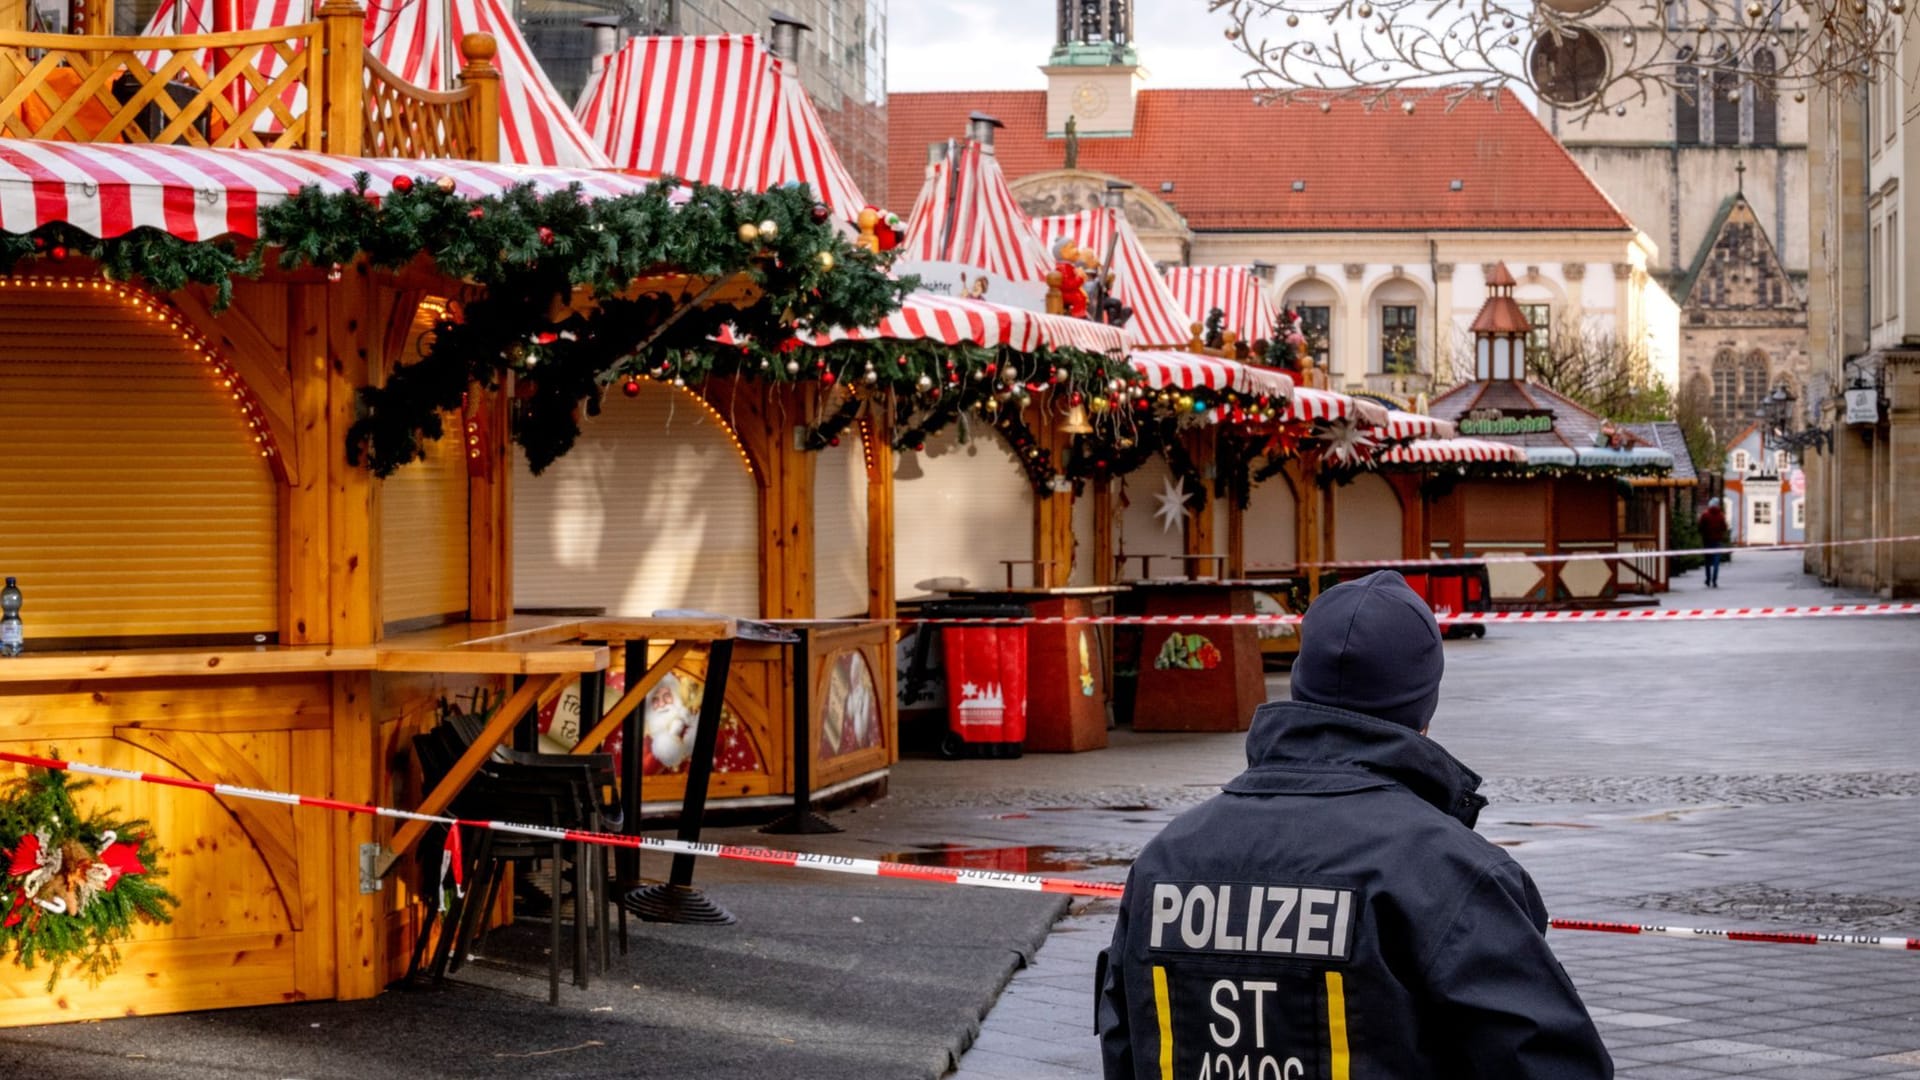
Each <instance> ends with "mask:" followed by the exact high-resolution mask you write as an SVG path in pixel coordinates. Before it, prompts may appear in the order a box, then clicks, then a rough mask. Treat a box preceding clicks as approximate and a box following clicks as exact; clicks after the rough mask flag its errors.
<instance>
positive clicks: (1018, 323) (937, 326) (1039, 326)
mask: <svg viewBox="0 0 1920 1080" xmlns="http://www.w3.org/2000/svg"><path fill="white" fill-rule="evenodd" d="M873 340H894V341H937V342H940V343H941V344H943V345H984V346H988V347H998V346H1006V347H1007V348H1011V349H1016V350H1018V351H1020V352H1032V351H1034V350H1035V349H1038V348H1040V347H1041V346H1042V345H1045V346H1048V347H1050V348H1055V349H1064V348H1074V349H1082V350H1085V351H1087V352H1095V353H1115V354H1118V353H1124V352H1125V351H1126V342H1125V340H1124V339H1123V338H1122V336H1121V334H1120V331H1118V330H1116V329H1114V328H1113V327H1111V326H1107V325H1105V324H1104V323H1095V322H1088V321H1087V320H1085V319H1070V318H1067V317H1066V316H1064V315H1048V314H1046V313H1044V312H1039V311H1027V310H1025V309H1024V308H1016V307H1007V306H1005V305H1002V304H995V303H991V302H989V301H986V300H967V299H961V298H959V297H953V296H938V295H935V294H933V293H919V292H917V293H908V294H907V296H906V297H905V299H904V300H902V301H901V305H900V310H899V311H897V312H894V313H893V314H892V315H889V316H887V317H886V318H884V319H882V320H880V324H879V325H878V326H874V327H869V328H863V329H859V330H843V329H839V328H835V329H833V330H829V331H827V332H826V333H824V334H820V335H818V336H816V337H815V338H814V339H813V344H815V345H830V344H832V343H834V342H836V341H873Z"/></svg>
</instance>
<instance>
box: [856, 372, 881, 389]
mask: <svg viewBox="0 0 1920 1080" xmlns="http://www.w3.org/2000/svg"><path fill="white" fill-rule="evenodd" d="M860 381H861V382H863V383H866V384H867V385H868V386H872V385H873V384H874V383H877V382H879V381H880V373H879V372H877V371H875V370H873V369H872V368H868V369H867V371H866V374H864V375H862V376H860Z"/></svg>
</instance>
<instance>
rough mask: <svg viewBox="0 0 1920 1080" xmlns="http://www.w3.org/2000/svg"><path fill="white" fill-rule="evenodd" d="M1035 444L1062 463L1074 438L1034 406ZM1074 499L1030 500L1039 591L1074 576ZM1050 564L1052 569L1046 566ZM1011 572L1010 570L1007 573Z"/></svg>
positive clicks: (1042, 496) (1047, 496)
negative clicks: (1031, 503)
mask: <svg viewBox="0 0 1920 1080" xmlns="http://www.w3.org/2000/svg"><path fill="white" fill-rule="evenodd" d="M1028 419H1029V421H1030V423H1031V424H1032V427H1033V435H1034V442H1035V444H1036V445H1038V446H1039V447H1040V448H1041V449H1043V450H1045V451H1046V452H1048V453H1050V454H1052V455H1053V460H1054V461H1056V462H1064V461H1065V460H1066V457H1067V451H1068V450H1069V449H1070V448H1071V446H1072V443H1073V436H1071V435H1069V434H1067V433H1066V432H1063V431H1061V430H1060V422H1059V420H1058V418H1056V417H1055V416H1054V415H1053V412H1052V410H1050V409H1048V408H1047V407H1046V406H1045V405H1042V404H1035V405H1033V406H1032V412H1031V413H1030V414H1029V417H1028ZM1073 548H1074V542H1073V496H1072V495H1071V494H1069V493H1064V492H1058V491H1037V492H1035V493H1034V500H1033V558H1034V565H1033V584H1034V585H1035V586H1036V587H1039V588H1045V587H1048V586H1052V585H1065V584H1066V583H1067V582H1068V581H1069V580H1071V578H1072V577H1073ZM1048 563H1052V565H1051V566H1049V565H1047V564H1048ZM1008 572H1009V573H1011V572H1012V570H1011V568H1009V570H1008Z"/></svg>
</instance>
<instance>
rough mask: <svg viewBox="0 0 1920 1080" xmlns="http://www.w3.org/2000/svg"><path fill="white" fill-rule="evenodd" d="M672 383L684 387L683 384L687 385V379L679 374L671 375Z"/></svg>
mask: <svg viewBox="0 0 1920 1080" xmlns="http://www.w3.org/2000/svg"><path fill="white" fill-rule="evenodd" d="M673 385H675V386H680V387H684V386H686V385H687V380H685V379H683V378H681V377H680V376H678V375H675V376H674V377H673Z"/></svg>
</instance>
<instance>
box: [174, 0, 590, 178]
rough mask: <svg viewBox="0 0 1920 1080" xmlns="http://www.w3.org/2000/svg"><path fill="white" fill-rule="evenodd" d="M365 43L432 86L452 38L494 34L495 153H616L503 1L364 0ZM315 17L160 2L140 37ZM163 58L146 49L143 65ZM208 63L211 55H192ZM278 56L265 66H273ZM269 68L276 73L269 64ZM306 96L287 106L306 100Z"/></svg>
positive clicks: (448, 70) (302, 9)
mask: <svg viewBox="0 0 1920 1080" xmlns="http://www.w3.org/2000/svg"><path fill="white" fill-rule="evenodd" d="M366 3H367V32H366V43H367V51H368V52H369V53H370V54H372V55H373V57H374V58H375V59H377V60H379V61H380V63H382V64H384V65H385V66H386V67H387V68H388V69H390V70H391V71H393V73H394V74H396V75H398V76H400V78H402V79H404V80H406V81H407V82H410V83H412V84H414V85H415V86H420V87H424V88H426V89H428V90H446V89H448V88H449V87H450V86H451V85H452V81H453V80H452V74H456V73H457V72H458V66H459V57H458V56H457V55H454V54H453V53H452V51H451V49H452V43H454V42H458V41H459V40H460V39H461V38H463V37H465V36H466V35H468V34H479V33H483V34H491V35H493V39H494V41H495V42H496V43H497V44H498V46H499V52H498V53H497V54H496V55H495V56H494V58H493V63H494V67H495V68H496V69H497V70H498V71H499V72H500V156H501V158H502V159H503V160H505V161H509V162H515V163H518V164H523V165H550V166H561V167H566V168H584V169H604V168H609V167H611V166H612V164H613V163H612V161H610V160H609V159H608V158H607V155H606V154H605V153H603V152H602V151H601V150H600V146H599V144H598V143H596V142H594V141H593V140H592V139H591V138H589V137H588V136H587V133H586V132H585V131H584V130H582V129H581V127H580V124H579V122H578V121H576V120H575V119H574V118H573V113H572V111H571V110H569V109H568V108H567V106H566V103H565V102H564V101H562V100H560V94H559V92H558V91H556V90H555V89H554V88H553V83H551V82H549V81H548V80H547V73H546V72H545V71H544V70H543V69H542V68H541V67H540V62H539V61H538V60H536V59H534V55H533V49H532V48H531V47H530V46H529V45H528V44H527V39H526V37H525V36H524V35H522V34H521V33H520V27H519V25H518V24H517V23H515V22H514V19H513V15H512V12H511V11H510V10H508V8H507V7H506V6H505V4H504V2H503V0H366ZM312 18H313V11H312V4H311V3H310V2H309V0H160V7H159V8H158V9H157V10H156V11H155V12H154V14H153V18H152V20H150V21H149V22H148V23H147V28H146V31H145V33H146V35H147V36H149V37H152V36H167V35H170V34H210V33H215V32H217V31H220V30H267V29H271V28H273V27H276V26H293V25H297V24H299V23H303V22H308V21H310V20H312ZM158 59H159V57H158V55H157V54H156V55H155V56H153V57H147V58H146V61H147V62H148V63H149V64H152V63H155V62H156V61H157V60H158ZM197 59H198V62H199V63H200V64H201V66H202V67H203V68H208V69H210V67H211V63H212V60H211V57H209V56H206V55H202V56H200V57H198V58H197ZM276 66H277V61H269V62H266V63H263V64H262V67H264V68H268V69H272V68H275V67H276ZM267 74H269V75H273V74H277V71H273V70H268V71H267ZM303 96H304V95H303V94H301V93H296V94H295V95H294V101H293V104H294V105H295V107H297V108H305V103H304V101H302V100H300V99H301V98H302V97H303Z"/></svg>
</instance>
